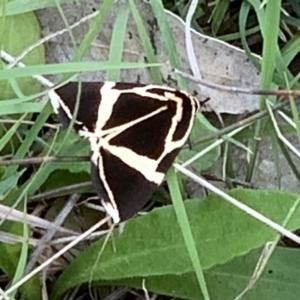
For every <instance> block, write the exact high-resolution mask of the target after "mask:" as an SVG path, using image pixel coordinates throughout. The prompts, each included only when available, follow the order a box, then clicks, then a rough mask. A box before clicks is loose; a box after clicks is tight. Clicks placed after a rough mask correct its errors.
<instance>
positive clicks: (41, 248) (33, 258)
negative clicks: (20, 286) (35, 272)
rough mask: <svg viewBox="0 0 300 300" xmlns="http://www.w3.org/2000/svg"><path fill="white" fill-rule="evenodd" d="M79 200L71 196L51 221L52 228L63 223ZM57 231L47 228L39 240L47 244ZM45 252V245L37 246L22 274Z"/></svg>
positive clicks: (75, 196)
mask: <svg viewBox="0 0 300 300" xmlns="http://www.w3.org/2000/svg"><path fill="white" fill-rule="evenodd" d="M78 199H79V195H77V194H75V195H72V196H71V197H70V198H69V200H68V201H67V202H66V204H65V205H64V207H63V208H62V210H61V211H60V213H59V214H58V215H57V216H56V217H55V220H54V221H53V224H54V226H56V227H57V226H61V225H62V224H63V222H64V221H65V219H66V217H67V216H68V214H69V213H70V211H71V210H72V209H73V207H74V205H75V204H76V202H77V200H78ZM56 232H57V230H56V229H55V228H49V229H48V230H47V231H46V232H45V233H44V234H43V236H42V237H41V239H42V240H43V241H44V242H49V241H50V240H51V239H52V238H53V237H54V235H55V234H56ZM44 250H45V245H39V246H37V247H36V248H35V249H34V251H33V252H32V253H31V254H30V257H29V260H28V263H27V265H26V268H25V271H24V274H28V273H29V272H30V271H31V269H32V268H33V266H34V264H35V263H36V262H37V260H38V258H39V256H40V255H41V254H42V252H43V251H44Z"/></svg>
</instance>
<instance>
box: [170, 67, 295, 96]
mask: <svg viewBox="0 0 300 300" xmlns="http://www.w3.org/2000/svg"><path fill="white" fill-rule="evenodd" d="M174 72H175V73H176V74H179V75H181V76H182V77H184V78H187V79H189V80H191V81H193V82H195V83H198V84H200V85H204V86H206V87H209V88H211V89H214V90H218V91H222V92H230V93H236V94H247V95H272V96H284V97H287V96H294V97H297V96H300V90H260V89H246V88H237V87H234V86H228V85H222V84H217V83H213V82H211V81H207V80H204V79H198V78H196V77H195V76H193V75H190V74H187V73H184V72H182V71H180V70H177V69H175V70H174Z"/></svg>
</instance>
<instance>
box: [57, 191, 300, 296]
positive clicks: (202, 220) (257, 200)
mask: <svg viewBox="0 0 300 300" xmlns="http://www.w3.org/2000/svg"><path fill="white" fill-rule="evenodd" d="M230 194H231V196H233V197H235V198H237V199H239V200H240V201H241V202H244V203H246V204H247V205H249V206H251V207H252V208H254V209H256V210H257V211H259V212H261V213H263V214H264V215H266V216H268V217H270V218H271V219H272V220H273V221H276V222H278V223H282V222H283V221H284V220H285V217H286V215H287V214H288V212H289V210H290V208H291V207H292V206H293V205H294V203H295V201H296V199H297V197H298V196H297V195H293V194H288V193H283V192H279V191H270V190H246V189H245V190H243V189H237V190H234V191H231V192H230ZM185 206H186V210H187V213H188V216H189V220H190V226H191V229H192V232H193V236H194V239H195V243H196V246H197V250H198V252H199V256H200V260H201V263H202V267H203V268H204V269H208V268H211V267H213V266H215V265H217V264H222V263H226V262H228V261H229V260H231V259H233V258H234V257H237V256H240V255H244V254H245V253H247V252H249V251H250V250H252V249H255V248H258V247H261V246H262V245H264V244H265V243H266V242H267V241H269V240H272V239H274V238H275V236H276V233H275V232H274V230H272V229H270V228H269V227H267V226H266V225H264V224H261V223H260V222H259V221H257V220H255V219H253V218H252V217H250V216H248V215H246V214H245V213H244V212H241V211H240V210H238V209H237V208H235V207H233V206H232V205H230V204H229V203H227V202H225V201H224V200H222V199H220V198H219V197H218V196H214V195H210V196H209V197H207V198H206V199H205V200H204V201H200V200H190V201H186V203H185ZM299 215H300V208H299V207H297V209H296V211H295V213H294V215H293V217H292V218H291V222H289V226H288V228H289V229H295V228H298V227H299V225H300V218H299ZM102 245H103V240H102V239H101V240H99V241H97V242H95V243H94V244H92V245H91V246H90V247H89V248H87V249H86V250H85V251H84V252H83V253H82V254H81V255H79V256H78V257H77V259H75V260H74V261H73V262H72V263H71V265H70V266H69V267H68V268H67V269H66V270H65V272H64V273H63V274H62V275H61V276H60V278H59V279H58V281H57V282H56V284H55V286H54V288H53V291H54V293H53V299H57V297H58V296H59V295H61V293H63V292H64V291H66V289H68V288H70V287H72V286H74V285H77V284H81V283H84V282H88V281H99V280H101V281H102V280H106V281H107V282H106V283H109V281H115V280H121V279H124V278H130V277H142V278H147V277H151V276H170V275H180V274H185V273H187V272H191V271H192V270H193V268H192V265H191V262H190V259H189V256H188V254H187V252H186V247H185V244H184V241H183V239H182V236H181V234H180V230H179V227H178V224H177V220H176V217H175V214H174V211H173V208H172V206H166V207H163V208H159V209H155V210H153V211H152V212H151V213H149V214H148V215H145V216H142V217H139V218H136V219H132V220H130V221H128V222H126V224H125V226H124V228H123V230H122V231H118V230H115V232H114V239H113V244H112V242H109V243H108V244H107V245H106V247H105V249H104V251H103V253H102V254H101V257H100V260H98V256H99V252H100V250H101V247H102ZM96 262H98V264H97V265H95V263H96Z"/></svg>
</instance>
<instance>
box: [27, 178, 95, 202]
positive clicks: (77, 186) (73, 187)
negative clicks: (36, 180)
mask: <svg viewBox="0 0 300 300" xmlns="http://www.w3.org/2000/svg"><path fill="white" fill-rule="evenodd" d="M90 187H92V183H91V181H85V182H81V183H76V184H71V185H66V186H63V187H59V188H57V189H52V190H49V191H47V192H44V193H40V194H37V195H34V196H32V197H30V198H29V199H28V202H30V203H32V202H36V201H40V200H42V199H47V198H51V197H54V196H58V195H61V194H62V193H67V192H69V193H70V192H74V191H76V190H78V189H82V188H90Z"/></svg>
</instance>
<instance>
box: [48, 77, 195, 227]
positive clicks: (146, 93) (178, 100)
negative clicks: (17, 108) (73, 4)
mask: <svg viewBox="0 0 300 300" xmlns="http://www.w3.org/2000/svg"><path fill="white" fill-rule="evenodd" d="M49 96H50V100H51V103H52V105H53V108H54V110H55V111H56V113H57V114H58V116H59V119H60V120H61V122H62V123H64V124H68V123H69V122H70V121H71V120H72V119H74V120H73V122H74V123H73V124H74V128H75V130H76V131H77V132H78V133H79V134H80V135H81V136H83V137H87V138H88V139H89V141H90V144H91V178H92V182H93V185H94V187H95V189H96V191H97V193H98V195H99V197H100V198H101V201H102V204H103V206H104V207H105V209H106V211H107V212H108V214H109V215H110V216H111V217H112V218H113V221H114V222H115V223H118V222H120V221H122V220H125V219H128V218H130V217H132V216H133V215H134V214H136V213H137V212H138V211H139V210H141V209H142V208H143V206H144V205H145V204H146V202H147V201H148V200H149V198H150V197H151V195H152V194H153V192H154V191H155V189H156V188H157V187H158V186H159V185H160V184H161V182H162V181H163V178H164V175H165V173H166V171H167V170H168V168H169V167H170V166H171V164H172V162H173V160H174V159H175V157H176V155H177V154H178V152H179V150H180V148H181V147H182V146H183V144H184V143H185V141H186V140H187V137H188V135H189V133H190V130H191V127H192V124H193V119H194V115H195V112H196V111H197V109H198V107H199V102H198V101H197V100H196V99H195V98H194V97H191V96H189V95H188V94H187V93H185V92H181V91H178V90H175V89H172V88H168V87H160V86H155V85H140V84H133V83H123V82H120V83H118V82H82V83H81V84H78V83H75V82H74V83H69V84H67V85H65V86H63V87H61V88H58V89H56V90H55V92H53V91H51V92H50V93H49ZM76 100H78V101H79V103H78V105H76V102H78V101H76ZM75 112H76V115H75Z"/></svg>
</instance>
